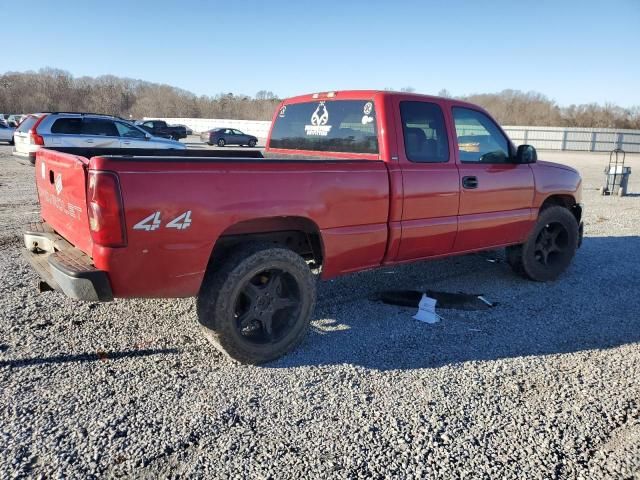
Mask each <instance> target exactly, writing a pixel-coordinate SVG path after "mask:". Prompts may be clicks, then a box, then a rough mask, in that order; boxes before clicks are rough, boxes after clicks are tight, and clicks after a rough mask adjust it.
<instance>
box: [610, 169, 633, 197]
mask: <svg viewBox="0 0 640 480" xmlns="http://www.w3.org/2000/svg"><path fill="white" fill-rule="evenodd" d="M604 174H605V181H606V182H607V186H608V187H609V189H608V190H609V193H610V194H611V195H613V194H615V193H617V194H618V196H619V197H624V196H625V195H626V194H627V184H628V183H629V175H631V167H625V166H623V165H610V166H608V167H607V168H605V169H604ZM616 189H617V190H616Z"/></svg>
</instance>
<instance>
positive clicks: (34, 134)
mask: <svg viewBox="0 0 640 480" xmlns="http://www.w3.org/2000/svg"><path fill="white" fill-rule="evenodd" d="M44 117H46V115H42V116H41V117H40V118H39V119H38V120H36V123H34V124H33V127H31V129H30V130H29V137H30V138H31V144H32V145H44V138H42V135H38V125H40V122H42V120H44Z"/></svg>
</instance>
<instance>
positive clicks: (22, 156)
mask: <svg viewBox="0 0 640 480" xmlns="http://www.w3.org/2000/svg"><path fill="white" fill-rule="evenodd" d="M12 153H13V155H14V156H16V157H18V161H19V162H20V163H24V164H25V165H35V164H36V152H19V151H17V150H16V147H13V151H12Z"/></svg>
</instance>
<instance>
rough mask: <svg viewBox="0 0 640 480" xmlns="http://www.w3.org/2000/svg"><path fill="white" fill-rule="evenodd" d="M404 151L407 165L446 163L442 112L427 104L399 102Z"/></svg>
mask: <svg viewBox="0 0 640 480" xmlns="http://www.w3.org/2000/svg"><path fill="white" fill-rule="evenodd" d="M400 116H401V118H402V133H403V135H404V151H405V154H406V155H407V158H408V159H409V160H410V161H411V162H421V163H440V162H448V161H449V140H448V138H447V129H446V127H445V125H444V115H443V113H442V109H441V108H440V107H439V106H438V105H436V104H435V103H429V102H400Z"/></svg>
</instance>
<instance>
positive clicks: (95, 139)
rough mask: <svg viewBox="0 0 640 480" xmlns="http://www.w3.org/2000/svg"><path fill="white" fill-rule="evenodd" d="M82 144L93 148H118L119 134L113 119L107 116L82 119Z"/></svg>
mask: <svg viewBox="0 0 640 480" xmlns="http://www.w3.org/2000/svg"><path fill="white" fill-rule="evenodd" d="M81 133H82V139H81V140H82V146H84V147H94V148H119V147H120V134H119V133H118V129H117V128H116V126H115V122H114V121H113V120H110V119H107V118H91V117H85V118H83V119H82V130H81Z"/></svg>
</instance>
